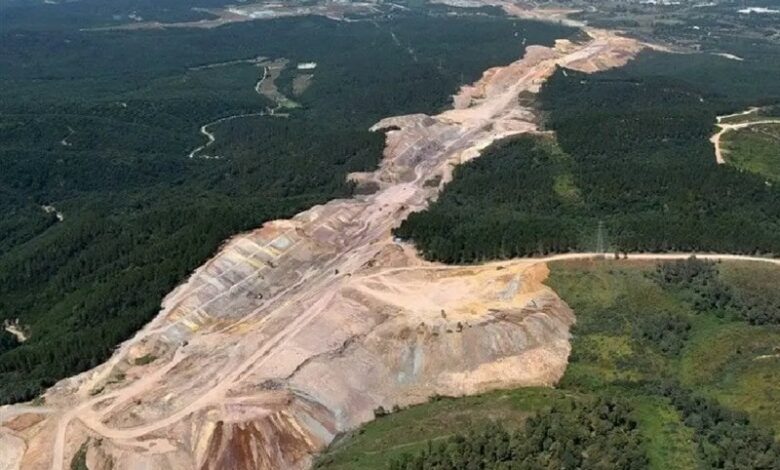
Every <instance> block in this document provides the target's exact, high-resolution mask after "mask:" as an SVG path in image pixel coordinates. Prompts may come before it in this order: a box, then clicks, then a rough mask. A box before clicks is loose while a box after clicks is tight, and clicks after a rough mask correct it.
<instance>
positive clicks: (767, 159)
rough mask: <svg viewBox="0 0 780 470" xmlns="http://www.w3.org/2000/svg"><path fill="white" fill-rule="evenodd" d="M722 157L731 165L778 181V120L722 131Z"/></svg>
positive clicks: (779, 164)
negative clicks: (776, 121) (773, 122)
mask: <svg viewBox="0 0 780 470" xmlns="http://www.w3.org/2000/svg"><path fill="white" fill-rule="evenodd" d="M721 140H722V141H723V148H724V150H726V153H725V158H726V161H727V162H729V163H730V164H732V165H734V166H735V167H737V168H739V169H742V170H745V171H749V172H751V173H757V174H759V175H762V176H764V177H766V178H768V179H769V180H772V181H775V182H777V181H780V150H778V149H780V123H777V124H757V125H755V126H750V127H746V128H743V129H737V130H733V131H730V132H727V133H725V134H723V137H722V138H721Z"/></svg>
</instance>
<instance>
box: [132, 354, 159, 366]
mask: <svg viewBox="0 0 780 470" xmlns="http://www.w3.org/2000/svg"><path fill="white" fill-rule="evenodd" d="M156 359H157V356H155V355H153V354H144V355H143V356H141V357H136V358H135V360H134V361H133V364H135V365H137V366H145V365H146V364H150V363H152V362H154V361H155V360H156Z"/></svg>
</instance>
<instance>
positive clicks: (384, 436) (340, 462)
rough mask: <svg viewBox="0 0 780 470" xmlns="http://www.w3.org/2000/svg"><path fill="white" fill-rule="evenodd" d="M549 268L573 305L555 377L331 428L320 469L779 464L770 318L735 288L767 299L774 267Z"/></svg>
mask: <svg viewBox="0 0 780 470" xmlns="http://www.w3.org/2000/svg"><path fill="white" fill-rule="evenodd" d="M550 269H551V274H550V278H549V280H548V285H550V287H552V288H553V289H554V290H555V291H556V292H558V293H559V295H561V297H562V298H563V299H564V300H565V301H566V302H567V303H568V304H569V305H570V306H571V307H572V308H573V309H574V311H575V313H576V315H577V323H576V324H575V325H574V327H573V329H572V352H571V355H570V358H569V366H568V368H567V370H566V373H565V374H564V377H563V379H562V380H561V382H560V383H559V384H558V386H557V387H556V388H554V389H539V388H520V389H515V390H508V391H496V392H491V393H487V394H484V395H479V396H473V397H460V398H442V397H434V398H433V400H432V401H431V402H429V403H427V404H424V405H420V406H415V407H411V408H408V409H405V410H401V411H398V412H396V413H392V414H389V415H385V416H382V417H380V418H379V419H377V420H375V421H373V422H371V423H369V424H367V425H365V426H364V427H362V428H361V429H359V430H357V431H355V432H354V433H351V434H349V435H347V436H345V437H344V438H342V439H340V440H337V441H336V442H335V443H334V444H332V446H331V448H330V449H329V450H328V451H327V452H326V453H325V454H324V455H323V456H322V457H321V458H320V459H319V461H318V464H317V465H318V467H317V468H322V469H331V470H335V469H342V470H345V469H364V468H365V469H375V468H389V469H415V470H416V469H445V468H446V469H495V468H501V469H525V468H610V469H611V468H615V469H630V468H643V469H644V468H650V469H657V470H668V469H696V468H707V469H745V470H747V469H765V470H775V469H777V468H780V467H778V465H779V463H780V441H778V439H777V437H778V436H780V409H778V407H777V402H778V400H780V367H778V361H780V356H778V352H779V351H780V350H778V345H779V344H780V325H778V324H777V323H774V324H769V323H765V324H762V325H758V324H755V322H754V321H752V320H751V318H750V317H749V316H745V315H744V312H743V311H742V310H740V309H737V308H735V303H734V301H733V299H745V298H752V299H753V301H754V302H756V303H760V304H764V305H774V306H775V308H776V307H777V306H778V305H780V297H778V295H780V294H778V293H777V290H776V289H773V286H777V285H778V283H780V269H778V268H777V267H776V266H772V265H769V264H766V265H764V264H762V263H712V262H708V261H703V260H697V259H695V258H692V259H688V260H684V261H674V262H668V263H662V264H658V265H656V264H655V263H650V262H631V260H628V261H625V260H619V261H618V260H582V261H569V262H556V263H552V264H551V265H550ZM714 292H725V293H726V294H724V295H717V296H715V295H714V294H713V293H714ZM720 298H724V299H727V300H725V301H717V300H716V299H720Z"/></svg>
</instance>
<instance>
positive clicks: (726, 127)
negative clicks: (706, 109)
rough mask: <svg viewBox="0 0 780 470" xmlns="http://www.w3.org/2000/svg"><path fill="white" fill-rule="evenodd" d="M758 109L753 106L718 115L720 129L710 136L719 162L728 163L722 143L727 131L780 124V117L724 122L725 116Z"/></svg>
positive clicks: (734, 115)
mask: <svg viewBox="0 0 780 470" xmlns="http://www.w3.org/2000/svg"><path fill="white" fill-rule="evenodd" d="M756 109H757V108H751V109H749V110H747V111H744V112H742V113H736V114H729V115H728V116H718V123H717V124H716V126H718V127H719V128H720V130H719V131H718V132H717V133H716V134H714V135H713V136H712V137H710V142H712V145H714V146H715V161H717V162H718V164H720V165H723V164H724V163H726V159H725V158H724V157H723V147H722V146H721V143H720V141H721V138H722V137H723V134H725V133H727V132H731V131H735V130H737V129H745V128H747V127H751V126H757V125H759V124H780V118H770V119H757V120H755V121H745V122H737V123H733V124H729V123H724V122H722V120H723V119H724V118H729V117H736V116H741V115H747V114H750V113H753V112H755V110H756Z"/></svg>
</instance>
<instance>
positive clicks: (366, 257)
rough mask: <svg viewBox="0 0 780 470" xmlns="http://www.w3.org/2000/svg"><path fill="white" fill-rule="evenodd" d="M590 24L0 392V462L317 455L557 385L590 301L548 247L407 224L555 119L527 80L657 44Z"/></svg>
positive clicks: (608, 63) (406, 130) (497, 72)
mask: <svg viewBox="0 0 780 470" xmlns="http://www.w3.org/2000/svg"><path fill="white" fill-rule="evenodd" d="M493 3H497V2H493ZM510 13H512V11H511V9H510ZM515 13H516V12H515ZM528 14H529V13H528V12H524V13H523V15H526V16H527V15H528ZM541 15H543V13H539V12H533V15H532V16H535V17H540V16H541ZM585 31H586V32H587V33H588V35H589V36H590V38H589V39H587V40H585V41H583V42H581V43H572V42H570V41H565V40H561V41H558V42H557V44H556V46H555V47H554V48H547V47H540V46H530V47H528V48H527V51H526V54H525V56H524V57H523V58H521V59H519V60H517V61H516V62H514V63H512V64H509V65H507V66H505V67H497V68H493V69H490V70H488V71H486V72H485V73H484V75H483V77H482V79H481V80H479V81H478V82H476V83H474V84H473V85H470V86H465V87H463V88H462V89H461V91H460V93H459V94H458V95H457V96H455V97H454V100H453V101H454V106H453V109H451V110H449V111H446V112H443V113H442V114H440V115H437V116H427V115H410V116H398V117H390V118H387V119H384V120H382V121H381V122H379V123H378V124H376V125H375V126H374V130H376V131H385V132H386V136H387V138H386V149H385V154H384V157H385V158H384V160H383V162H382V164H381V166H380V167H379V169H378V170H377V171H375V172H371V173H360V174H353V175H352V176H351V177H352V178H353V179H354V180H355V181H356V182H357V183H358V184H359V185H360V186H362V187H364V188H369V189H370V190H368V191H363V193H364V194H361V195H359V196H356V197H354V198H352V199H346V200H334V201H331V202H329V203H327V204H325V205H321V206H316V207H313V208H311V209H310V210H307V211H305V212H303V213H300V214H298V215H297V216H295V217H294V218H293V219H291V220H278V221H273V222H269V223H266V224H265V225H263V227H261V228H259V229H257V230H255V231H253V232H250V233H245V234H241V235H238V236H236V237H234V238H233V239H231V240H229V241H228V242H226V243H225V245H224V246H223V248H222V249H221V250H220V252H219V253H218V254H217V255H216V256H215V257H214V258H212V259H211V260H209V261H208V262H207V263H206V264H204V265H203V266H202V267H201V268H199V269H198V270H197V271H196V272H195V273H194V274H193V275H192V276H191V278H190V279H189V280H188V281H187V282H186V283H184V284H183V285H181V286H180V287H178V288H177V289H176V290H175V291H174V292H172V293H171V294H170V295H168V297H167V298H166V299H165V301H164V302H163V306H162V310H161V311H160V313H159V315H158V316H157V317H156V318H155V319H154V320H153V321H152V322H151V323H149V324H148V325H147V326H146V327H145V328H144V329H143V330H141V331H140V332H138V334H137V335H136V336H135V337H134V338H132V339H131V340H129V341H127V342H126V343H124V344H122V345H121V346H120V347H119V348H118V349H117V351H116V353H115V354H114V356H113V357H112V358H111V359H110V360H109V361H108V362H106V363H105V364H103V365H101V366H99V367H97V368H95V369H93V370H91V371H88V372H85V373H83V374H80V375H78V376H75V377H72V378H69V379H66V380H63V381H61V382H59V383H58V384H56V385H55V386H54V387H52V388H51V389H50V390H49V391H47V393H46V394H45V404H42V405H40V406H32V405H14V406H7V407H3V408H0V447H2V449H3V455H2V459H0V469H6V468H8V469H14V468H25V469H45V468H53V469H56V470H60V469H63V468H69V466H70V463H71V461H72V460H73V459H74V456H76V455H77V454H78V455H85V458H86V462H87V464H88V466H89V468H91V469H105V468H116V469H125V468H161V469H174V468H202V469H223V468H232V469H242V468H246V469H250V468H269V469H270V468H291V469H294V468H305V467H307V466H308V465H309V464H310V463H311V459H312V456H313V455H314V454H316V453H317V452H318V451H320V450H322V449H323V448H324V447H325V446H326V445H327V444H328V443H329V442H330V441H331V440H332V439H333V438H334V437H335V436H336V435H338V434H339V433H341V432H344V431H346V430H349V429H353V428H355V427H356V426H358V425H359V424H361V423H364V422H366V421H368V420H371V419H373V418H374V413H375V410H377V409H378V408H379V407H382V408H383V409H392V408H393V407H394V406H396V405H398V406H406V405H409V404H413V403H420V402H423V401H426V400H427V399H428V398H429V397H431V396H433V395H436V394H439V395H462V394H471V393H478V392H482V391H486V390H490V389H495V388H503V387H513V386H524V385H552V384H554V383H555V382H556V381H557V380H558V379H559V378H560V377H561V376H562V374H563V372H564V369H565V367H566V363H567V357H568V354H569V348H570V346H569V328H570V326H571V325H572V324H573V322H574V316H573V314H572V312H571V310H570V309H569V308H568V306H567V305H566V304H565V303H564V302H563V301H562V300H561V299H560V298H559V297H558V296H557V295H556V294H555V292H553V291H552V290H551V289H549V288H548V287H546V286H545V285H544V280H545V278H546V275H547V267H546V264H545V262H546V261H549V259H535V260H530V259H529V260H515V261H510V262H500V263H491V264H486V265H482V266H444V265H439V264H434V263H428V262H424V261H422V260H420V259H419V258H418V257H417V255H416V254H415V251H414V248H413V247H412V246H409V245H405V244H402V243H398V242H397V241H395V240H393V238H392V235H391V229H392V228H393V227H395V226H397V225H398V224H399V223H400V222H401V221H402V220H404V218H405V217H406V216H407V215H408V214H409V213H410V212H412V211H419V210H423V209H424V208H425V207H426V206H427V205H428V203H429V201H430V200H431V199H433V198H435V197H436V195H437V194H438V191H439V190H440V189H441V187H442V186H443V185H444V184H446V183H447V182H448V181H449V180H450V179H451V172H452V168H453V167H454V166H455V165H457V164H460V163H463V162H465V161H468V160H469V159H472V158H475V157H477V156H479V154H480V151H481V150H483V149H485V148H486V147H487V146H488V145H490V144H491V143H492V142H494V141H496V140H498V139H501V138H504V137H507V136H511V135H517V134H522V133H534V132H539V130H538V126H537V121H538V116H537V115H536V112H535V111H534V110H533V109H532V108H528V107H525V106H523V105H522V104H521V102H520V101H519V99H518V97H519V96H520V95H521V94H527V93H536V92H538V90H539V87H540V86H541V84H542V83H543V81H544V80H545V79H546V78H547V77H549V76H550V75H551V74H552V73H553V72H554V71H555V69H556V67H558V66H565V67H567V68H570V69H575V70H580V71H583V72H595V71H599V70H604V69H607V68H611V67H618V66H622V65H624V64H625V63H626V62H628V61H629V60H630V59H631V58H633V57H634V56H635V55H636V54H637V53H638V52H639V51H640V50H642V49H643V48H645V47H649V46H648V45H646V44H643V43H640V42H638V41H636V40H633V39H629V38H625V37H622V36H619V35H617V34H615V33H612V32H609V31H604V30H598V29H592V28H586V29H585ZM365 193H370V194H365ZM593 256H598V254H593V253H585V254H572V255H561V256H557V257H553V258H550V259H562V258H576V257H593ZM686 256H687V255H685V254H675V255H668V256H664V255H637V256H633V255H632V257H641V258H648V259H651V258H652V259H655V258H662V257H666V258H683V257H686ZM714 257H715V258H719V256H714ZM720 258H728V256H726V257H720ZM732 258H740V259H746V258H745V257H732ZM80 450H81V453H80ZM84 452H85V454H84Z"/></svg>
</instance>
